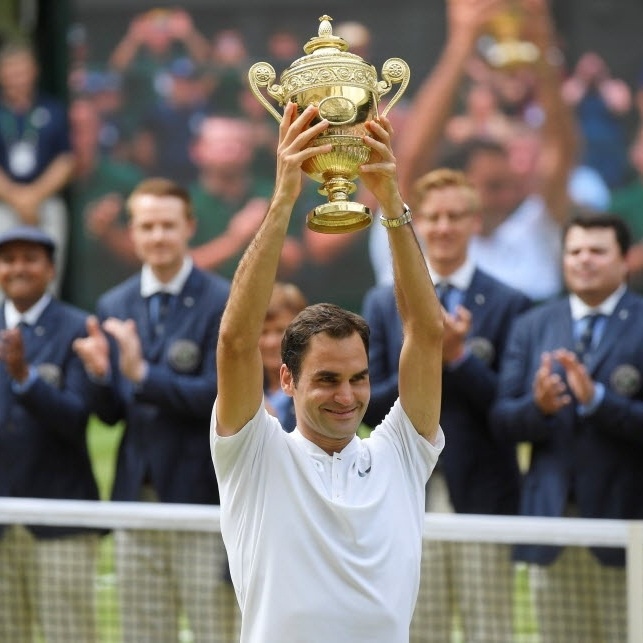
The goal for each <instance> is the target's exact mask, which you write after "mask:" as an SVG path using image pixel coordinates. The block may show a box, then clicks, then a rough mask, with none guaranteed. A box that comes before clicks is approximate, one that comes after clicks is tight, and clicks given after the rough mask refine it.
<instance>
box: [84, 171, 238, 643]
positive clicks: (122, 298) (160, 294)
mask: <svg viewBox="0 0 643 643" xmlns="http://www.w3.org/2000/svg"><path fill="white" fill-rule="evenodd" d="M128 211H129V217H130V233H131V239H132V242H133V245H134V248H135V250H136V252H137V254H138V256H139V258H140V259H141V261H142V262H143V268H142V270H141V271H140V273H138V274H136V275H134V276H133V277H131V278H129V279H128V280H126V281H125V282H123V283H122V284H120V285H119V286H116V287H115V288H114V289H112V290H110V291H109V292H107V293H106V294H105V295H103V296H102V297H101V298H100V300H99V302H98V307H97V312H98V319H96V318H91V319H90V321H89V324H88V337H87V338H85V339H83V340H80V341H78V342H77V343H76V349H77V351H78V353H79V354H80V355H81V357H82V359H83V361H84V363H85V367H86V368H87V370H88V372H89V373H90V374H91V376H92V379H93V380H94V382H95V384H96V387H95V388H96V395H95V410H96V412H97V413H98V415H99V417H100V418H101V419H102V420H103V421H104V422H106V423H107V424H115V423H116V422H119V421H121V420H124V422H125V432H124V435H123V439H122V442H121V444H120V448H119V452H118V462H117V466H116V476H115V481H114V489H113V492H112V498H113V499H114V500H129V501H141V500H147V501H161V502H168V503H171V502H178V503H199V504H213V505H214V504H218V502H219V493H218V488H217V484H216V478H215V475H214V471H213V470H212V463H211V461H210V456H209V448H208V427H209V421H210V414H211V412H212V405H213V403H214V396H215V394H216V372H215V347H216V342H217V336H218V328H219V322H220V317H221V313H222V311H223V308H224V305H225V302H226V300H227V296H228V290H229V284H228V282H227V281H226V280H224V279H223V278H221V277H219V276H216V275H212V274H209V273H205V272H203V271H201V270H198V269H197V268H195V267H194V266H193V264H192V260H191V259H190V257H189V253H188V243H189V240H190V238H191V236H192V234H193V232H194V229H195V219H194V217H193V215H192V212H191V206H190V200H189V196H188V194H187V192H186V191H185V190H184V189H183V188H181V187H180V186H178V185H177V184H175V183H174V182H172V181H169V180H166V179H148V180H146V181H143V182H142V183H141V184H139V186H138V187H137V188H136V189H135V190H134V191H133V193H132V194H131V195H130V198H129V200H128ZM112 341H113V346H112V349H113V350H112V351H111V354H110V350H109V343H111V342H112ZM116 544H117V552H116V556H117V565H118V573H119V586H120V597H121V602H122V619H123V620H122V623H123V630H124V635H123V636H124V640H125V641H137V642H138V641H144V640H145V641H148V640H149V641H155V642H162V641H176V640H177V636H178V634H177V632H178V619H179V614H180V613H181V611H183V612H184V613H185V614H187V616H188V620H189V624H190V627H191V628H192V632H193V635H194V638H195V641H206V640H212V638H211V637H212V635H213V632H215V631H223V628H224V627H225V623H223V621H222V619H223V618H224V617H223V610H219V611H221V614H219V611H218V609H217V604H219V605H221V600H222V597H220V596H218V594H219V593H221V592H225V591H226V590H225V588H224V589H222V579H223V569H224V564H225V552H224V550H223V544H222V541H221V538H220V536H218V535H215V534H209V533H187V532H183V533H180V534H179V533H156V534H151V533H150V532H144V533H140V532H135V531H131V532H126V531H120V532H118V533H117V535H116ZM203 569H207V570H208V571H207V572H205V573H204V572H203ZM197 579H198V581H199V582H198V583H197V582H196V581H197ZM228 589H230V588H228ZM230 599H231V604H232V605H233V604H234V597H233V596H232V594H231V593H230Z"/></svg>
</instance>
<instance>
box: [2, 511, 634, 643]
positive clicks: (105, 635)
mask: <svg viewBox="0 0 643 643" xmlns="http://www.w3.org/2000/svg"><path fill="white" fill-rule="evenodd" d="M0 525H4V527H0V529H2V532H1V534H0V641H11V642H20V641H23V640H24V641H33V640H41V641H65V642H66V643H69V642H70V641H74V642H75V643H84V642H89V643H92V642H94V641H96V642H100V643H121V642H132V643H134V642H135V643H145V642H149V643H152V642H154V643H162V642H164V641H168V642H170V641H174V642H176V641H179V642H181V643H187V642H197V643H200V642H208V643H210V642H222V643H231V642H233V641H235V640H238V634H239V625H240V616H239V612H238V608H237V604H236V600H235V596H234V590H233V588H232V585H231V583H230V579H229V575H228V570H227V564H226V559H225V552H224V549H223V543H222V540H221V534H220V512H219V508H218V507H216V506H204V505H177V504H169V505H168V504H160V503H130V502H127V503H121V502H86V501H62V500H61V501H50V500H38V499H16V498H0ZM52 536H53V537H52ZM518 544H522V545H525V544H530V545H544V546H547V547H562V548H564V549H563V552H564V554H563V556H559V557H558V558H557V560H566V559H567V558H569V561H568V564H565V565H562V566H561V569H562V570H563V572H561V574H560V575H559V576H560V577H559V578H558V579H557V581H558V584H557V585H554V587H556V588H558V589H557V590H556V591H557V593H556V594H555V595H552V596H551V599H552V600H550V601H549V603H548V604H547V605H546V606H543V605H542V604H541V603H539V602H538V595H539V594H542V593H543V592H542V591H539V590H540V589H542V588H541V587H540V583H542V582H543V579H542V578H540V576H539V572H540V571H542V569H546V570H548V569H550V568H549V567H539V566H532V565H527V564H525V563H521V562H516V561H515V560H514V559H513V556H512V554H513V552H514V551H515V546H516V545H518ZM588 548H592V551H594V552H601V551H603V552H612V553H613V552H621V553H623V552H624V554H625V561H626V565H625V568H624V570H623V569H622V568H618V567H616V568H611V567H609V568H607V569H608V570H615V574H616V575H615V576H614V577H613V578H612V577H610V579H611V580H610V582H613V583H615V585H614V586H611V585H609V584H606V583H607V581H604V580H603V579H601V580H600V582H601V583H603V584H602V585H601V598H602V601H603V604H604V608H605V609H604V610H603V612H605V613H606V614H608V615H610V618H612V619H613V620H614V623H607V624H604V625H605V627H606V631H607V632H612V633H613V632H618V633H617V634H606V635H605V639H604V640H610V637H612V638H611V640H614V641H616V640H619V641H628V643H635V642H640V641H643V610H642V609H641V606H643V523H641V522H630V521H620V520H589V519H581V518H525V517H509V516H472V515H458V514H437V513H429V514H427V515H426V521H425V529H424V542H423V560H422V574H421V586H420V593H419V597H418V603H417V607H416V611H415V615H414V618H413V623H412V627H411V641H412V643H434V642H440V643H459V642H466V643H468V641H476V642H485V641H488V642H489V643H505V642H506V643H512V642H514V641H515V642H517V643H555V640H556V638H557V637H563V638H561V639H560V640H561V641H563V640H564V641H566V642H567V641H573V640H581V639H574V638H573V637H574V636H575V635H572V634H571V632H572V631H573V632H576V631H577V629H574V628H577V627H578V624H575V623H574V619H575V618H576V612H575V609H576V605H577V603H578V602H579V601H580V602H581V603H582V601H583V600H590V599H591V596H588V595H589V594H590V592H589V591H588V588H589V587H590V586H591V585H592V583H595V582H596V579H595V578H590V577H588V576H586V574H588V573H589V572H587V571H586V568H587V567H588V565H587V564H586V563H587V559H593V554H590V553H589V549H588ZM589 567H590V568H591V565H590V566H589ZM594 567H596V565H595V566H594ZM598 567H599V568H601V569H602V568H603V566H598ZM610 573H611V571H610ZM619 583H620V585H619ZM545 587H549V588H551V585H549V586H545ZM549 592H550V594H551V589H549ZM621 593H622V597H621V596H620V594H621ZM70 597H71V598H70ZM621 598H622V600H621ZM62 599H65V600H66V601H67V603H66V604H69V602H70V600H72V601H75V602H73V603H72V604H74V605H76V607H75V608H74V610H72V611H73V612H74V613H73V614H69V612H70V610H69V609H66V610H63V609H62V608H61V607H60V606H61V605H62V604H63V600H62ZM621 609H622V612H623V614H622V615H621V613H620V610H621ZM621 616H622V618H621ZM620 621H622V622H620ZM582 625H583V624H581V626H582ZM34 628H35V630H36V631H34ZM567 628H569V629H567ZM566 632H567V634H566ZM614 637H620V638H614ZM296 640H298V641H299V640H305V637H304V638H301V636H299V637H298V638H296ZM585 640H592V639H585Z"/></svg>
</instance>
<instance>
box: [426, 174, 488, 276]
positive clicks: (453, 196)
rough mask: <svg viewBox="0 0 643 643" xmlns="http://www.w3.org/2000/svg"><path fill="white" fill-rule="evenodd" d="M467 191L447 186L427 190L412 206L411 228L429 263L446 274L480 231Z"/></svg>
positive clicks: (461, 260) (461, 261)
mask: <svg viewBox="0 0 643 643" xmlns="http://www.w3.org/2000/svg"><path fill="white" fill-rule="evenodd" d="M474 207H475V204H474V203H473V197H472V194H471V190H470V189H469V188H467V187H464V186H456V185H450V186H445V187H441V188H436V189H432V190H431V191H429V192H427V193H426V194H425V196H424V198H423V199H422V201H421V202H420V204H419V207H418V208H417V209H416V217H415V229H416V231H417V233H418V236H419V237H420V238H421V239H422V241H423V242H424V245H425V247H426V252H427V255H428V258H429V262H430V263H431V266H432V267H433V268H434V269H435V270H437V271H438V272H439V273H440V274H441V275H442V276H448V275H450V274H451V273H453V272H454V271H455V270H457V269H458V268H459V267H460V266H462V265H463V264H464V262H465V261H466V259H467V250H468V246H469V240H470V239H471V237H472V236H473V235H474V234H476V233H478V232H479V231H480V215H479V213H478V212H475V211H474Z"/></svg>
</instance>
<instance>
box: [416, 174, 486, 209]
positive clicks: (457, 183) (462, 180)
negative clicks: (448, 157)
mask: <svg viewBox="0 0 643 643" xmlns="http://www.w3.org/2000/svg"><path fill="white" fill-rule="evenodd" d="M452 187H453V188H463V189H464V190H465V191H466V192H467V193H468V196H469V199H470V201H471V209H472V210H477V209H478V208H479V207H480V201H479V198H478V193H477V191H476V189H475V188H474V187H473V185H472V184H471V182H470V181H469V179H467V177H466V175H465V174H464V172H461V171H460V170H452V169H450V168H447V167H442V168H438V169H437V170H433V171H431V172H428V173H427V174H425V175H424V176H421V177H420V178H419V179H418V180H417V181H416V182H415V184H414V185H413V196H414V198H415V199H416V204H419V203H421V202H422V200H423V199H424V197H425V196H426V195H427V194H428V193H429V192H432V191H433V190H440V189H442V188H452Z"/></svg>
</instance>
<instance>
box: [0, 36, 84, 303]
mask: <svg viewBox="0 0 643 643" xmlns="http://www.w3.org/2000/svg"><path fill="white" fill-rule="evenodd" d="M37 83H38V64H37V62H36V58H35V56H34V53H33V51H32V49H31V48H30V47H29V46H28V45H27V44H24V43H20V42H18V43H8V44H6V45H5V46H4V47H3V48H2V50H1V51H0V92H1V96H0V231H4V230H7V229H9V228H10V227H12V226H14V225H17V224H27V225H32V226H37V227H40V228H42V229H43V230H45V231H46V232H47V233H48V234H49V235H50V236H51V237H52V238H53V239H54V240H55V242H56V268H57V271H56V275H55V276H54V277H53V279H52V284H51V287H52V288H53V289H54V290H55V291H58V289H59V287H60V281H61V279H62V277H63V272H64V269H65V260H66V253H67V236H68V232H67V229H68V213H67V206H66V204H65V202H64V200H63V198H62V196H61V193H62V190H63V188H65V186H66V185H67V184H68V183H69V180H70V178H71V175H72V172H73V167H74V161H73V155H72V153H71V146H70V141H69V128H68V122H67V112H66V109H65V106H64V105H63V104H62V103H61V102H60V101H58V100H57V99H55V98H53V97H51V96H47V95H45V94H44V93H41V92H39V91H38V86H37Z"/></svg>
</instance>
